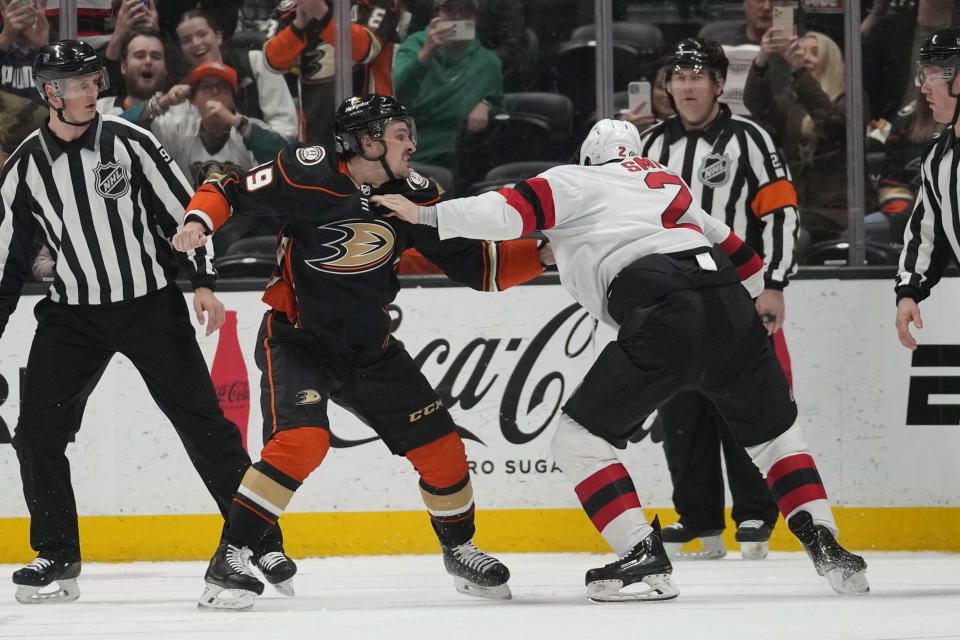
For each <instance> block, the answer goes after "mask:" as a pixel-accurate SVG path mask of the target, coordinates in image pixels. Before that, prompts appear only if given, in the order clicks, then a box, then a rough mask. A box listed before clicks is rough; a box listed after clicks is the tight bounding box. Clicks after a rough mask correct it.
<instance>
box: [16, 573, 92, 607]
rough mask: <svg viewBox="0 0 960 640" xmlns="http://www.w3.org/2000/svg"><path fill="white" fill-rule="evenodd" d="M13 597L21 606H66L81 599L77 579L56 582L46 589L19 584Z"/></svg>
mask: <svg viewBox="0 0 960 640" xmlns="http://www.w3.org/2000/svg"><path fill="white" fill-rule="evenodd" d="M51 587H52V589H51ZM43 589H46V591H43ZM13 597H14V598H16V599H17V602H19V603H20V604H64V603H67V602H73V601H74V600H76V599H77V598H79V597H80V587H79V586H78V585H77V581H76V579H69V580H55V581H54V582H52V583H51V584H49V585H47V586H46V587H32V586H29V585H25V584H18V585H17V592H16V594H14V596H13Z"/></svg>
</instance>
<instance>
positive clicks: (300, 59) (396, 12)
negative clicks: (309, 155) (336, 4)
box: [263, 0, 400, 161]
mask: <svg viewBox="0 0 960 640" xmlns="http://www.w3.org/2000/svg"><path fill="white" fill-rule="evenodd" d="M352 7H353V23H352V24H351V25H350V27H351V29H350V31H351V35H352V51H351V53H352V58H353V62H354V79H353V89H354V91H355V92H356V93H364V94H365V93H379V94H385V95H390V94H392V93H393V81H392V78H391V69H390V65H391V62H392V60H393V44H394V42H395V41H396V40H397V26H398V24H399V22H400V6H399V1H398V0H354V1H353V3H352ZM332 18H333V10H332V9H331V7H330V5H329V4H328V2H327V0H286V1H285V2H282V3H281V4H280V5H279V6H278V7H277V9H276V10H275V11H274V16H273V19H274V23H275V28H274V29H273V33H274V35H273V36H272V37H271V38H270V39H269V40H267V43H266V45H265V46H264V48H263V52H264V54H265V56H266V62H267V64H268V65H269V66H270V68H271V69H273V70H274V71H276V72H277V73H283V72H285V71H288V70H289V69H290V68H291V67H293V66H294V65H297V66H298V67H299V76H298V82H299V94H300V108H301V111H302V113H303V120H304V121H305V127H306V129H305V132H304V137H305V139H306V141H307V142H312V143H318V144H321V145H323V146H324V147H326V148H327V149H331V150H332V149H334V139H333V116H334V112H335V111H336V106H337V105H336V95H335V94H334V82H333V79H334V59H335V53H334V48H333V45H334V35H335V27H334V24H333V20H332ZM335 155H336V154H334V153H329V154H328V156H327V157H328V158H330V160H331V161H333V160H334V157H335Z"/></svg>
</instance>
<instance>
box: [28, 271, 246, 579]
mask: <svg viewBox="0 0 960 640" xmlns="http://www.w3.org/2000/svg"><path fill="white" fill-rule="evenodd" d="M34 313H35V315H36V318H37V331H36V335H35V336H34V339H33V345H32V346H31V348H30V356H29V359H28V361H27V372H26V377H25V380H24V383H23V402H22V405H21V410H20V420H19V422H18V423H17V428H16V432H15V434H14V438H13V445H14V447H15V449H16V451H17V457H18V459H19V461H20V475H21V478H22V479H23V494H24V498H26V502H27V508H28V509H29V510H30V545H31V546H32V547H33V548H34V550H36V551H37V552H38V554H39V555H41V556H43V557H46V558H53V559H62V560H67V561H73V560H79V559H80V536H79V532H78V529H77V507H76V501H75V500H74V495H73V488H72V486H71V483H70V463H69V461H68V460H67V456H66V447H67V443H68V441H69V440H70V438H71V436H73V435H74V434H75V433H76V432H77V431H78V430H79V428H80V420H81V417H82V415H83V409H84V406H85V404H86V401H87V398H88V397H89V395H90V393H91V392H92V391H93V388H94V387H95V386H96V384H97V382H98V381H99V380H100V377H101V375H102V374H103V371H104V369H105V368H106V366H107V363H108V362H109V361H110V359H111V358H112V357H113V355H114V354H115V353H122V354H123V355H124V356H126V357H127V358H129V359H130V361H131V362H132V363H133V365H134V366H135V367H136V368H137V370H138V371H139V372H140V375H141V376H143V379H144V382H146V384H147V388H148V389H149V391H150V395H151V396H152V397H153V399H154V401H155V402H156V403H157V405H158V406H159V407H160V409H161V410H162V411H163V413H164V414H165V415H166V416H167V418H169V419H170V422H172V423H173V426H174V428H175V429H176V430H177V434H178V435H179V436H180V440H181V441H182V442H183V446H184V448H185V449H186V450H187V455H189V456H190V461H191V462H192V463H193V465H194V467H195V468H196V469H197V472H198V473H199V474H200V477H201V478H203V481H204V484H206V487H207V490H208V491H210V493H211V495H212V496H213V498H214V500H216V503H217V506H218V507H219V509H220V512H221V513H222V514H224V516H225V515H226V513H227V512H228V511H229V508H230V504H231V501H232V499H233V494H234V492H235V491H236V489H237V486H239V484H240V479H241V477H242V475H243V473H244V472H245V471H246V469H247V467H248V466H250V458H249V456H248V455H247V453H246V452H245V451H244V450H243V447H242V444H241V439H240V432H239V431H238V430H237V427H236V426H235V425H234V424H233V423H232V422H230V421H229V420H227V419H226V418H225V417H224V416H223V412H222V411H221V410H220V407H219V405H218V403H217V395H216V392H215V391H214V388H213V383H212V382H211V380H210V373H209V370H208V369H207V365H206V362H205V361H204V359H203V355H202V354H201V353H200V348H199V346H198V345H197V341H196V337H195V333H194V328H193V325H192V324H191V323H190V316H189V312H188V310H187V306H186V302H185V300H184V297H183V294H182V293H181V292H180V290H179V289H178V288H177V287H176V286H175V285H170V286H167V287H165V288H164V289H162V290H160V291H157V292H154V293H150V294H148V295H145V296H142V297H140V298H137V299H134V300H130V301H125V302H118V303H114V304H109V305H96V306H80V305H66V304H60V303H56V302H51V301H50V300H48V299H43V300H41V301H40V302H39V303H38V304H37V306H36V307H35V309H34ZM129 418H130V420H131V421H132V420H133V419H134V416H133V415H131V416H130V417H129ZM140 426H141V425H138V424H135V423H131V424H130V425H129V429H130V431H131V433H132V434H135V433H136V431H138V429H139V427H140ZM93 428H96V425H94V426H93ZM134 437H135V436H134ZM131 490H132V489H131ZM171 498H173V499H175V496H171Z"/></svg>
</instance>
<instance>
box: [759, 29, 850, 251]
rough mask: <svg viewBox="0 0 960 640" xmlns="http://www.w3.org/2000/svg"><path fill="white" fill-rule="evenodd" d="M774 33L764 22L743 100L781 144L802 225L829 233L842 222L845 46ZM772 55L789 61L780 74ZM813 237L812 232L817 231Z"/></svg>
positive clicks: (844, 218) (810, 35)
mask: <svg viewBox="0 0 960 640" xmlns="http://www.w3.org/2000/svg"><path fill="white" fill-rule="evenodd" d="M774 35H775V30H774V29H770V30H769V31H768V32H767V33H766V34H764V36H763V40H762V42H761V45H760V53H758V54H757V57H756V59H755V60H754V63H753V65H752V66H751V68H750V73H749V75H748V77H747V84H746V87H745V88H744V96H743V97H744V104H745V105H746V107H747V108H748V109H749V110H750V113H752V114H753V116H754V118H755V119H756V120H758V121H759V122H761V123H762V124H764V125H766V126H767V127H768V128H769V129H770V130H771V131H772V132H773V133H774V140H775V142H777V144H778V145H779V146H780V147H781V148H782V149H783V150H784V155H785V156H786V161H787V164H788V166H789V167H790V170H791V174H792V175H793V182H794V185H795V187H796V189H797V200H798V202H799V203H800V207H801V215H800V220H801V224H802V226H803V227H804V228H806V229H807V230H808V231H820V232H825V233H826V234H828V235H830V234H835V233H836V232H837V231H840V230H842V229H845V228H846V226H847V206H846V205H847V170H846V162H847V157H846V156H847V153H846V128H847V113H846V103H845V99H844V91H845V89H846V84H845V81H844V77H843V54H842V53H841V52H840V48H839V47H838V46H837V44H836V43H835V42H834V41H833V40H831V39H830V38H828V37H827V36H825V35H823V34H821V33H817V32H814V31H810V32H808V33H807V34H806V35H805V36H804V37H803V38H796V37H791V38H777V37H774ZM774 57H777V58H780V59H782V60H784V61H785V62H786V63H787V66H788V69H789V73H788V74H787V75H786V76H785V77H784V76H783V75H782V74H781V73H778V72H777V71H776V70H775V69H774V67H773V66H772V65H770V64H769V62H770V61H771V60H772V59H773V58H774ZM865 125H866V123H864V126H865ZM811 239H812V240H814V241H815V240H817V239H818V238H817V237H816V233H811Z"/></svg>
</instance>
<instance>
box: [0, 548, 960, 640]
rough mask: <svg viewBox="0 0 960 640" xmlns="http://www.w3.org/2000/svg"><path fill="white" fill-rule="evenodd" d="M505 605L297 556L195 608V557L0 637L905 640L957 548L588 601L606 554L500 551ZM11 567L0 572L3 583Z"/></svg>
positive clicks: (933, 614) (3, 604)
mask: <svg viewBox="0 0 960 640" xmlns="http://www.w3.org/2000/svg"><path fill="white" fill-rule="evenodd" d="M500 557H501V559H503V560H504V561H505V562H506V563H507V564H508V565H509V566H510V569H511V571H512V573H513V578H512V579H511V581H510V584H511V586H512V588H513V594H514V597H513V600H511V601H496V602H492V601H486V600H479V599H474V598H469V597H467V596H463V595H460V594H458V593H456V592H455V591H454V589H453V584H452V580H451V578H450V577H449V576H447V575H446V574H445V573H444V571H443V564H442V561H441V559H440V557H439V555H436V556H377V557H338V558H309V559H304V560H300V561H299V562H298V563H299V566H300V571H299V573H298V574H297V577H296V580H295V584H296V590H297V594H298V595H297V597H296V598H292V599H290V598H285V597H283V596H281V595H279V594H278V593H276V592H275V591H274V590H273V589H272V588H271V587H268V588H267V589H268V590H267V591H265V592H264V595H263V596H262V597H260V598H259V599H258V600H257V603H256V605H255V606H254V609H253V611H250V612H245V613H238V612H209V611H200V610H198V609H197V608H196V604H195V599H196V598H197V597H198V596H199V595H200V591H201V576H202V575H203V571H204V569H205V563H200V562H162V563H161V562H156V563H153V562H138V563H130V564H88V565H85V566H84V567H83V573H82V575H81V577H80V589H81V592H82V595H81V597H80V600H78V601H77V602H74V603H70V604H64V605H19V604H17V603H16V602H15V601H14V600H13V586H12V584H11V583H9V582H6V584H7V593H6V594H5V595H4V596H2V600H0V638H56V639H58V640H65V639H69V638H108V639H112V638H124V639H126V638H131V639H137V640H141V639H142V640H153V639H168V638H169V639H174V638H176V639H177V640H190V639H193V638H200V639H208V638H209V639H214V638H218V639H223V640H239V639H244V638H256V639H257V640H286V639H287V638H311V639H315V640H334V639H341V638H343V639H354V638H371V639H372V638H376V639H378V640H379V639H389V638H399V639H408V638H409V639H415V640H428V639H431V638H443V639H444V640H446V639H450V640H466V639H472V638H477V639H485V640H494V639H496V640H500V639H512V638H523V639H524V640H534V639H541V638H542V639H544V640H561V639H566V638H569V639H571V640H589V639H593V638H603V639H605V640H630V639H634V638H636V639H644V640H645V639H648V638H649V639H653V638H664V639H669V640H684V639H687V638H690V639H694V638H696V639H700V638H703V639H709V640H723V639H725V638H730V639H734V638H735V639H737V640H752V639H756V640H779V639H790V638H797V639H799V638H803V639H809V640H830V639H833V638H837V639H843V640H853V639H860V638H862V639H870V640H894V639H898V640H899V639H903V640H907V639H909V640H918V639H921V638H924V639H937V640H942V639H944V638H960V554H940V553H867V554H865V557H866V559H867V562H868V563H869V565H870V568H869V572H868V575H869V578H870V583H871V593H870V594H869V595H866V596H860V597H842V596H838V595H836V594H834V593H833V591H832V590H831V589H830V586H829V585H828V584H827V582H826V580H824V579H822V578H820V577H818V576H817V575H816V573H815V572H814V571H813V568H812V565H811V564H810V562H809V561H808V560H807V558H806V556H804V555H802V554H800V553H771V554H770V557H769V558H768V559H767V560H764V561H759V562H747V561H743V560H741V559H740V558H739V552H737V551H733V552H732V553H731V556H728V557H727V558H726V559H724V560H720V561H681V562H678V563H676V566H675V569H674V580H675V582H676V583H677V585H678V586H679V588H680V597H679V598H678V599H676V600H673V601H667V602H654V603H610V604H595V603H591V602H589V601H587V600H586V599H585V598H584V586H583V574H584V571H585V570H586V569H588V568H590V567H593V566H597V565H599V564H603V563H606V562H609V561H610V560H611V559H612V556H599V555H591V554H574V553H570V554H502V555H501V556H500ZM14 568H15V567H12V566H9V565H7V566H4V565H0V576H3V579H4V580H5V581H6V580H8V578H7V577H6V576H9V574H10V572H11V571H12V570H13V569H14Z"/></svg>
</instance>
